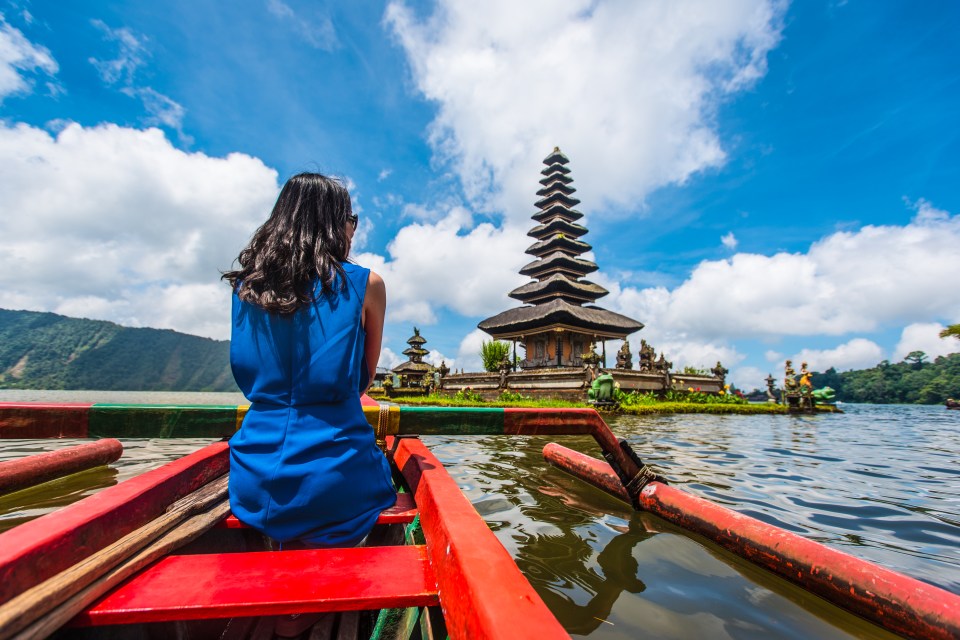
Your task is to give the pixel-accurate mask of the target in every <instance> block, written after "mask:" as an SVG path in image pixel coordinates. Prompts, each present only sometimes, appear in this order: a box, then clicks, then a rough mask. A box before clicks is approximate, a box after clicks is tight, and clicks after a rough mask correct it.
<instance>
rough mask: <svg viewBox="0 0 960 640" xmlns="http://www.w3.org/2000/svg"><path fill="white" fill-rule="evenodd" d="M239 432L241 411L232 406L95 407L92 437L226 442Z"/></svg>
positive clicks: (122, 405) (107, 405) (92, 413)
mask: <svg viewBox="0 0 960 640" xmlns="http://www.w3.org/2000/svg"><path fill="white" fill-rule="evenodd" d="M236 429H237V407H236V406H229V405H130V404H95V405H93V406H92V407H90V425H89V434H90V436H91V437H94V436H99V437H113V438H222V437H225V436H230V435H233V433H234V432H235V431H236Z"/></svg>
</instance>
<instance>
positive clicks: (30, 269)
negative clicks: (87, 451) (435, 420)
mask: <svg viewBox="0 0 960 640" xmlns="http://www.w3.org/2000/svg"><path fill="white" fill-rule="evenodd" d="M476 6H477V5H476V3H468V2H436V3H412V2H388V3H382V2H376V3H375V2H350V3H332V2H331V3H323V2H305V1H295V0H258V1H252V0H251V1H240V2H234V3H230V8H229V10H227V9H225V6H224V5H223V3H217V2H205V1H196V0H193V1H190V2H187V1H172V2H167V3H146V2H122V1H121V2H113V3H54V2H36V1H34V2H24V1H16V0H0V13H2V16H3V17H2V22H0V207H2V211H3V213H2V218H0V307H5V308H15V309H34V310H45V311H56V312H58V313H64V314H66V315H73V316H80V317H91V318H99V319H107V320H113V321H116V322H119V323H121V324H125V325H131V326H156V327H164V328H173V329H177V330H180V331H186V332H190V333H197V334H200V335H206V336H210V337H215V338H225V337H227V335H228V332H229V326H228V295H227V292H226V287H225V286H224V285H221V284H220V283H218V281H217V278H218V275H219V270H223V269H226V268H228V267H229V265H230V261H231V260H232V259H233V258H234V257H235V256H236V254H237V253H238V251H239V249H240V248H242V246H243V243H244V242H245V240H246V239H247V238H249V236H250V234H251V233H252V231H253V230H254V229H255V228H256V226H257V225H258V224H259V223H260V222H262V220H263V219H264V218H265V216H266V214H267V213H268V211H269V208H270V206H271V204H272V201H273V199H274V198H275V197H276V193H277V190H278V188H279V185H280V184H281V183H282V182H283V181H284V180H285V179H286V178H287V177H289V176H290V175H292V174H293V173H296V172H298V171H302V170H319V171H323V172H326V173H331V174H335V175H339V176H342V177H343V178H344V179H345V180H347V181H348V183H349V185H350V187H351V192H352V194H353V196H354V200H355V208H356V209H357V210H359V212H360V214H361V218H362V222H361V227H360V229H359V232H358V238H357V244H356V246H355V259H356V260H357V261H358V262H360V263H361V264H364V265H366V266H371V267H373V268H374V269H375V270H377V271H378V272H380V273H381V274H382V275H383V276H384V279H385V280H386V282H387V287H388V298H389V310H388V324H387V327H386V335H385V343H384V347H385V349H384V352H383V356H382V358H381V363H382V364H385V365H390V364H394V363H396V362H398V361H399V359H400V356H398V354H399V353H400V352H401V351H402V350H403V349H404V348H405V346H406V345H405V344H404V341H405V339H406V338H407V337H409V335H410V334H411V333H412V327H413V326H414V325H416V326H418V327H419V328H420V329H421V331H422V333H423V335H424V336H425V337H426V338H427V339H428V344H427V347H428V348H430V349H433V350H434V353H433V354H432V356H431V357H432V358H433V359H436V360H439V359H441V358H442V359H445V360H446V361H447V362H448V364H450V363H453V366H454V367H455V368H467V369H475V368H476V367H477V366H478V364H479V362H478V357H477V351H478V349H479V343H480V341H481V340H482V339H483V335H482V334H480V333H479V332H478V331H477V330H476V323H477V322H478V321H479V320H481V319H483V318H485V317H487V316H490V315H493V314H495V313H497V312H499V311H502V310H504V309H506V308H508V307H510V306H514V301H512V300H510V299H509V298H507V297H506V293H507V292H508V291H509V290H511V289H513V288H514V287H516V286H519V285H520V284H523V282H524V281H525V280H524V279H523V278H522V277H520V276H519V275H518V274H517V270H518V269H519V268H520V267H521V266H522V265H523V264H526V262H528V261H529V256H525V255H524V254H523V251H524V249H525V248H526V247H527V246H528V245H529V244H530V243H531V242H532V240H531V239H530V238H527V237H526V236H525V233H526V231H527V230H528V229H529V228H530V227H531V226H533V224H534V223H533V222H532V221H531V220H530V215H531V214H532V213H533V212H534V211H535V209H534V207H533V203H534V201H535V200H536V199H537V197H536V195H535V192H536V190H537V189H538V188H539V186H540V185H539V184H538V183H537V180H538V179H539V178H540V174H539V170H540V168H541V164H540V162H541V160H542V159H543V157H545V156H546V155H547V154H548V153H549V152H550V150H551V149H552V148H553V146H555V145H557V146H559V147H560V148H561V149H562V150H563V151H564V152H565V153H566V154H567V155H568V156H569V157H570V160H571V163H570V168H571V170H572V172H573V173H572V176H573V178H574V180H575V182H574V186H575V187H577V189H578V196H579V197H580V198H581V200H582V204H581V205H580V206H579V207H578V208H579V209H580V210H582V211H583V212H584V213H585V214H586V218H585V223H586V225H587V226H588V228H589V229H590V233H589V234H588V235H587V236H586V237H585V240H587V241H588V242H589V243H590V244H592V245H593V247H594V255H593V258H594V259H595V261H596V262H597V263H598V264H599V266H600V269H601V270H600V272H599V273H598V274H595V277H593V276H592V277H591V279H593V280H595V281H597V282H598V283H600V284H602V285H603V286H605V287H606V288H607V289H609V290H610V291H611V294H610V295H609V296H607V297H606V298H603V299H601V300H600V301H599V302H598V304H600V305H601V306H604V307H606V308H610V309H613V310H616V311H619V312H622V313H625V314H627V315H630V316H631V317H634V318H636V319H638V320H640V321H641V322H644V323H645V324H646V327H645V328H644V330H643V331H641V332H640V333H639V334H638V335H636V336H634V337H632V338H631V343H632V344H634V345H638V344H639V339H640V338H641V337H643V338H646V339H647V340H648V341H650V342H651V343H652V344H653V345H654V346H655V347H656V348H657V349H658V350H662V351H665V352H666V356H667V358H668V359H671V360H673V361H674V363H675V364H677V365H679V366H683V365H692V366H712V365H713V364H714V363H715V362H716V361H717V360H718V359H719V360H722V361H723V362H724V364H725V365H726V366H728V367H729V368H730V369H731V370H732V377H733V379H734V381H735V382H736V383H737V384H739V385H740V386H743V387H746V388H748V389H749V388H753V387H757V386H761V385H762V384H763V383H762V378H763V377H765V376H766V374H767V373H768V372H775V373H776V372H778V371H779V370H781V368H782V363H783V359H784V358H791V357H792V358H795V359H807V360H809V361H810V362H811V365H812V366H813V368H817V369H825V368H827V367H829V366H836V367H837V368H838V369H841V370H842V369H848V368H859V367H864V366H871V365H873V364H875V363H876V362H878V361H880V360H883V359H890V360H892V361H897V360H900V359H902V357H903V355H905V354H906V353H907V352H909V351H912V350H915V349H920V350H923V351H926V352H927V353H929V354H931V355H938V354H943V353H947V352H949V351H951V350H955V349H956V347H955V346H954V345H953V344H951V343H948V342H946V341H942V340H940V339H939V338H937V336H936V334H937V332H938V331H939V329H940V328H942V327H943V326H944V325H945V324H950V323H956V322H960V287H957V286H956V282H957V277H956V274H957V273H960V216H958V212H960V191H958V189H957V185H958V184H960V159H958V158H960V139H958V127H957V124H956V123H957V116H956V114H957V113H960V65H958V64H957V60H960V44H958V41H957V38H956V37H955V34H956V29H957V26H958V23H960V20H958V19H960V6H958V5H957V4H956V3H952V2H946V1H943V2H924V3H904V2H864V1H856V0H851V1H849V2H837V1H830V2H826V1H824V2H816V1H810V2H803V3H800V2H796V3H792V4H787V3H783V2H772V1H762V0H729V1H727V2H714V1H712V0H711V1H706V0H704V1H690V2H672V1H667V0H662V1H649V2H633V1H630V2H627V1H623V2H613V1H597V2H588V1H582V2H567V3H563V2H561V3H556V2H549V3H548V2H535V1H530V2H525V3H521V4H519V5H517V3H511V2H489V3H484V5H483V9H482V10H478V9H477V8H476ZM608 348H614V349H615V348H616V345H609V347H608Z"/></svg>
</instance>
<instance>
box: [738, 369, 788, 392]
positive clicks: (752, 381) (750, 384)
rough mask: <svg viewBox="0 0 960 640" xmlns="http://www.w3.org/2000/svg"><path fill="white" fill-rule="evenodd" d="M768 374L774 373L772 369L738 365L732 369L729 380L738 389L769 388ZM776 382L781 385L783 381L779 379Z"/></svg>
mask: <svg viewBox="0 0 960 640" xmlns="http://www.w3.org/2000/svg"><path fill="white" fill-rule="evenodd" d="M768 375H772V373H771V372H770V371H763V370H761V369H758V368H757V367H749V366H747V367H736V368H735V369H731V370H730V374H729V375H728V376H727V380H728V381H729V382H730V383H731V384H733V386H735V387H736V388H737V389H742V390H743V391H753V390H754V389H766V388H767V376H768ZM774 377H776V376H774ZM776 384H777V386H779V385H780V384H781V383H780V382H779V381H778V382H777V383H776Z"/></svg>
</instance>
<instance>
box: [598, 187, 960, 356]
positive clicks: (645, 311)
mask: <svg viewBox="0 0 960 640" xmlns="http://www.w3.org/2000/svg"><path fill="white" fill-rule="evenodd" d="M958 246H960V216H957V215H954V216H951V215H949V214H947V213H945V212H942V211H938V210H936V209H934V208H933V207H931V206H930V205H929V204H928V203H926V202H922V201H921V202H920V203H919V205H918V206H917V215H916V216H915V218H914V219H913V220H912V221H911V222H910V223H909V224H907V225H904V226H892V225H891V226H872V225H871V226H865V227H863V228H862V229H859V230H857V231H844V232H838V233H834V234H832V235H830V236H827V237H825V238H823V239H822V240H820V241H818V242H816V243H814V244H813V245H812V246H811V247H810V249H809V251H807V252H806V253H794V254H788V253H778V254H776V255H773V256H765V255H758V254H746V253H738V254H735V255H734V256H732V257H731V258H729V259H727V260H716V261H704V262H702V263H700V264H699V265H698V266H697V267H696V268H695V269H694V270H693V272H692V273H691V274H690V276H689V277H688V278H687V280H686V281H685V282H684V283H683V284H681V285H680V286H679V287H677V288H675V289H673V290H668V289H667V288H665V287H654V288H648V289H642V290H638V289H636V288H632V287H627V288H624V289H622V290H621V289H620V288H619V287H614V288H611V287H609V286H608V287H607V288H608V289H610V290H611V293H615V294H616V295H615V296H613V303H612V304H614V305H615V307H616V309H617V310H619V311H621V312H623V313H626V314H627V315H630V316H632V317H635V318H638V319H639V320H641V321H642V322H644V323H647V325H648V326H649V327H658V328H669V331H672V332H674V333H677V334H689V335H693V336H697V337H698V338H699V339H701V340H707V341H710V340H714V339H723V340H731V339H738V338H760V339H763V338H776V337H780V336H786V335H795V336H804V335H819V334H826V335H837V336H840V335H844V334H849V333H855V332H859V333H863V332H869V331H874V330H877V329H880V328H883V327H897V326H904V325H906V324H911V323H915V322H929V321H930V320H931V319H939V318H943V319H947V318H956V317H960V289H957V288H956V287H949V286H944V278H945V277H947V276H946V274H955V273H960V251H957V247H958ZM601 284H604V286H607V285H606V284H605V283H601Z"/></svg>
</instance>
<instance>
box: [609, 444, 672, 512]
mask: <svg viewBox="0 0 960 640" xmlns="http://www.w3.org/2000/svg"><path fill="white" fill-rule="evenodd" d="M617 442H618V443H619V445H620V450H621V451H622V452H623V453H624V455H626V456H627V457H628V458H630V459H631V460H632V461H633V463H634V464H636V465H637V469H639V471H637V473H636V474H634V476H633V477H632V478H631V477H628V476H627V474H626V473H625V472H624V470H623V468H621V466H620V465H619V464H618V463H617V460H616V458H615V457H614V455H613V454H612V453H610V452H607V451H604V452H603V457H604V458H605V459H606V461H607V463H609V465H610V466H611V467H612V468H613V470H614V472H616V474H617V477H618V478H620V482H621V483H622V484H623V488H624V489H626V490H627V495H629V496H630V504H632V505H633V508H634V509H636V510H637V511H640V492H641V491H643V488H644V487H645V486H647V485H648V484H650V483H651V482H662V483H663V484H667V481H666V479H665V478H664V477H663V476H660V475H657V474H656V473H654V471H653V469H651V468H650V467H649V466H648V465H646V464H644V463H643V460H641V459H640V456H638V455H637V453H636V452H635V451H634V450H633V447H631V446H630V444H629V443H628V442H627V441H626V440H624V439H623V438H617Z"/></svg>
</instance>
